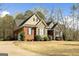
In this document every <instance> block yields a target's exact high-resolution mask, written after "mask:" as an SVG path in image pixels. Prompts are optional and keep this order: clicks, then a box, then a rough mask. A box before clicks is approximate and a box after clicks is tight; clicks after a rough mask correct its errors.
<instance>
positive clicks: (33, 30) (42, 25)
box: [14, 14, 47, 41]
mask: <svg viewBox="0 0 79 59" xmlns="http://www.w3.org/2000/svg"><path fill="white" fill-rule="evenodd" d="M15 22H16V25H17V27H16V30H15V31H14V34H15V37H16V38H17V39H18V40H21V39H24V40H26V41H32V40H34V38H35V35H40V36H42V37H43V36H46V35H47V29H46V28H47V24H46V22H45V21H44V19H42V18H41V17H39V15H38V14H32V15H31V16H29V17H28V18H26V19H25V20H22V19H21V20H20V19H19V20H15ZM21 34H23V35H24V37H23V38H22V36H21Z"/></svg>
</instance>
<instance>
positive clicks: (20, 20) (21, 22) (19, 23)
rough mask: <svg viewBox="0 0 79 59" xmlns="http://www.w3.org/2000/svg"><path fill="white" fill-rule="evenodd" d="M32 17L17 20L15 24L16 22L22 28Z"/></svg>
mask: <svg viewBox="0 0 79 59" xmlns="http://www.w3.org/2000/svg"><path fill="white" fill-rule="evenodd" d="M30 17H32V15H31V16H29V17H26V18H25V19H15V22H16V25H17V26H18V27H19V26H21V25H22V24H23V23H24V22H25V21H27V20H28V19H29V18H30Z"/></svg>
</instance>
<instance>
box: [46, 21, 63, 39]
mask: <svg viewBox="0 0 79 59" xmlns="http://www.w3.org/2000/svg"><path fill="white" fill-rule="evenodd" d="M47 25H48V36H49V38H50V39H53V40H56V39H61V40H62V39H63V25H61V24H59V23H54V22H52V21H50V22H47Z"/></svg>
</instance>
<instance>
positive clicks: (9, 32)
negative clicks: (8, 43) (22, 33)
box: [2, 15, 14, 40]
mask: <svg viewBox="0 0 79 59" xmlns="http://www.w3.org/2000/svg"><path fill="white" fill-rule="evenodd" d="M2 25H3V26H2V29H3V31H2V32H3V39H4V40H10V39H11V38H12V36H13V31H14V19H13V16H10V15H5V16H4V17H3V18H2Z"/></svg>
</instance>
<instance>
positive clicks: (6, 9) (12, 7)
mask: <svg viewBox="0 0 79 59" xmlns="http://www.w3.org/2000/svg"><path fill="white" fill-rule="evenodd" d="M72 5H73V4H72V3H1V5H0V8H1V9H3V10H2V11H0V13H2V14H3V13H4V14H11V15H14V14H16V13H17V12H18V13H19V12H25V11H27V10H30V9H33V8H36V7H42V8H45V9H49V11H51V9H53V8H62V10H63V11H64V12H63V14H64V15H69V13H70V7H71V6H72Z"/></svg>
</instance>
